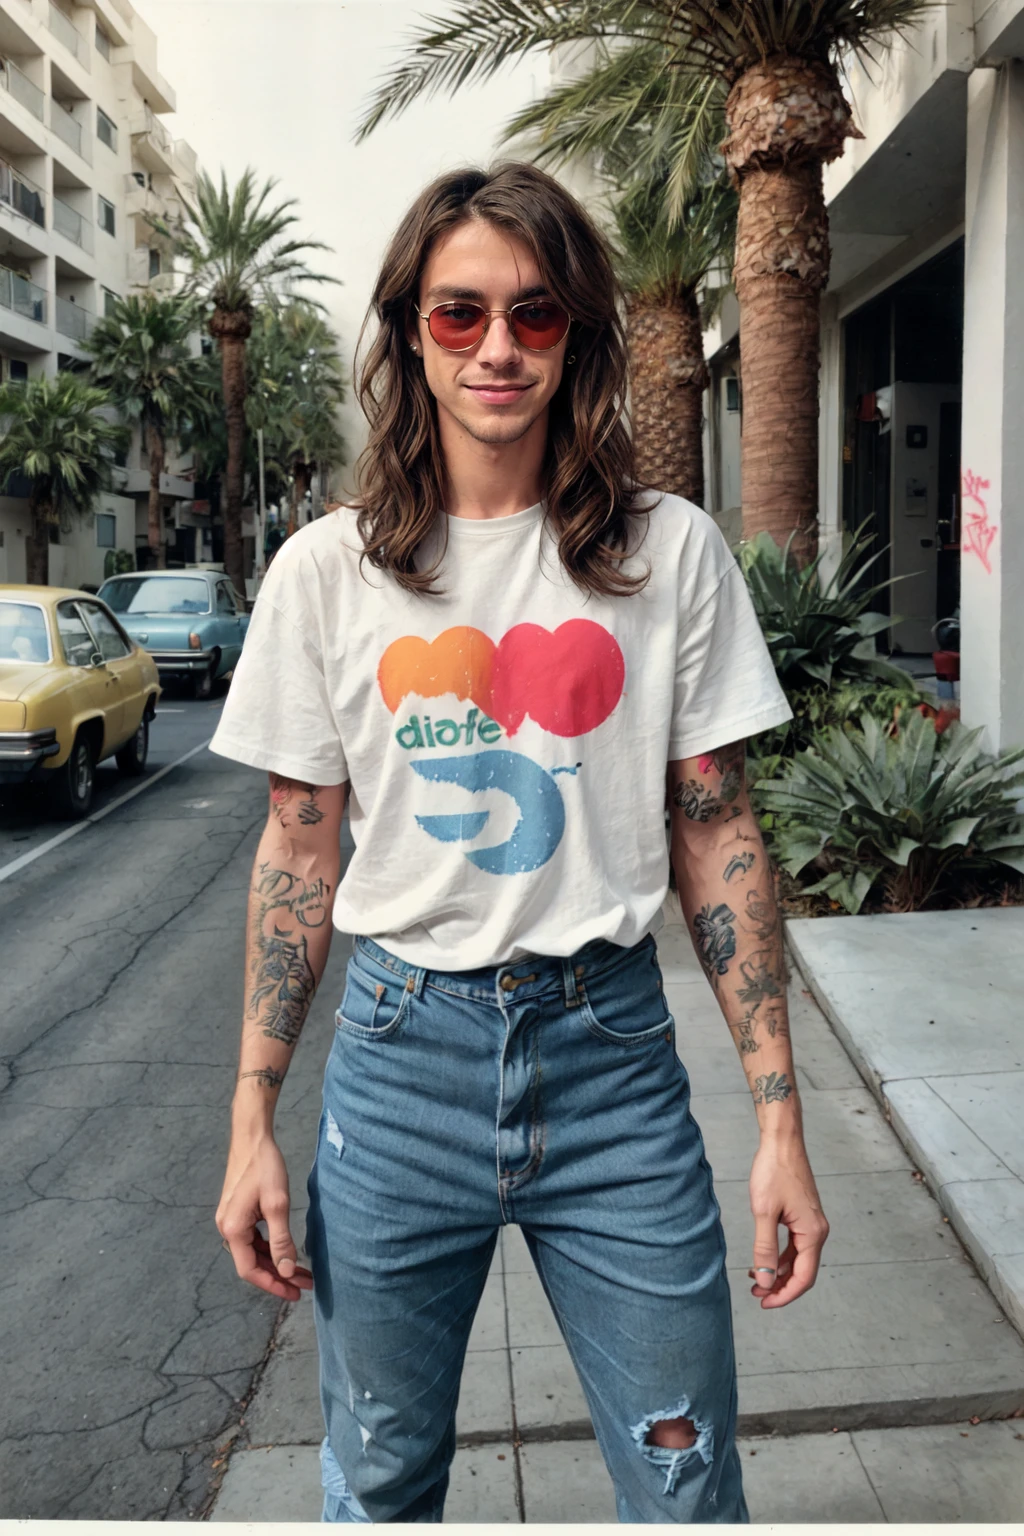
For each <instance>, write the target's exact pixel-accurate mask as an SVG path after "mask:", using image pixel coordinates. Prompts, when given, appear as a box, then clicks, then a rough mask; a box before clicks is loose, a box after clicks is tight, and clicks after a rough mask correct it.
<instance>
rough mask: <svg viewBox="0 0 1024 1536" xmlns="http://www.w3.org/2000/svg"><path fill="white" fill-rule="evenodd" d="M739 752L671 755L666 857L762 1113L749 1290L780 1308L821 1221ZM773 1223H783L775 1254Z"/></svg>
mask: <svg viewBox="0 0 1024 1536" xmlns="http://www.w3.org/2000/svg"><path fill="white" fill-rule="evenodd" d="M744 757H745V744H744V743H743V742H741V741H740V742H734V743H733V744H731V745H730V746H726V747H722V748H720V749H719V750H718V751H715V752H710V753H707V754H706V755H704V756H702V757H694V758H686V759H685V760H683V761H681V762H675V763H670V764H669V795H670V801H671V807H672V867H673V869H674V871H675V877H676V885H677V887H678V890H679V897H680V901H681V902H682V907H683V912H684V915H685V917H686V922H687V925H688V927H689V929H690V933H691V936H692V938H693V944H694V948H695V950H696V951H697V957H698V959H699V960H700V963H701V965H702V966H703V968H704V973H705V975H706V976H707V978H708V980H709V981H710V983H711V985H712V987H713V989H714V992H715V996H716V997H717V998H718V1002H719V1006H720V1007H721V1009H722V1013H723V1015H724V1016H725V1021H726V1023H727V1024H728V1026H729V1029H730V1031H731V1032H732V1036H733V1040H734V1041H735V1044H736V1047H737V1050H738V1051H739V1053H740V1060H741V1062H742V1064H743V1070H744V1072H745V1073H746V1076H747V1083H748V1084H749V1087H750V1092H751V1095H752V1097H753V1101H754V1106H755V1109H756V1113H757V1120H758V1125H759V1127H760V1131H761V1144H760V1148H759V1150H758V1153H757V1156H756V1158H755V1160H754V1167H753V1171H752V1173H751V1179H750V1203H751V1208H752V1210H753V1213H754V1220H755V1234H754V1273H753V1275H752V1278H753V1279H754V1281H755V1284H754V1287H753V1295H754V1296H757V1297H759V1298H760V1299H761V1305H762V1306H763V1307H780V1306H785V1305H786V1303H787V1302H790V1301H794V1300H795V1299H796V1297H797V1296H799V1295H801V1294H802V1293H803V1292H804V1291H806V1290H808V1289H809V1288H810V1287H811V1286H812V1285H813V1284H814V1280H815V1277H816V1275H817V1272H818V1263H819V1260H820V1256H821V1248H822V1244H823V1243H824V1241H825V1238H826V1237H827V1236H828V1223H827V1222H826V1220H825V1217H824V1214H823V1213H822V1209H821V1201H820V1200H819V1198H818V1192H817V1189H816V1188H815V1184H814V1176H813V1174H812V1173H811V1169H810V1164H809V1163H808V1161H807V1153H806V1150H805V1148H804V1140H803V1124H802V1120H801V1114H800V1097H799V1094H798V1092H797V1086H796V1077H795V1074H794V1071H793V1055H792V1050H791V1048H790V1039H789V1015H788V1010H787V1003H786V963H785V957H784V953H783V947H782V919H781V917H780V915H779V911H778V907H777V906H776V902H775V892H774V887H773V883H772V877H771V870H770V868H769V865H768V859H767V856H766V854H765V851H764V844H763V842H762V840H761V831H760V828H759V827H758V825H757V819H756V817H755V816H754V813H753V811H752V810H751V808H750V802H749V800H748V799H747V792H746V786H745V781H744ZM780 1223H781V1224H782V1225H784V1226H786V1227H788V1228H789V1233H790V1241H789V1244H788V1246H787V1248H786V1251H785V1252H784V1253H783V1254H782V1256H781V1258H780V1257H779V1251H778V1226H779V1224H780ZM766 1271H771V1273H767V1272H766Z"/></svg>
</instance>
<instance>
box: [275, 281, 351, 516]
mask: <svg viewBox="0 0 1024 1536" xmlns="http://www.w3.org/2000/svg"><path fill="white" fill-rule="evenodd" d="M279 330H280V334H281V336H282V339H283V341H284V351H285V355H286V357H287V359H288V366H287V370H286V375H285V389H284V394H283V399H282V401H281V436H282V449H283V455H284V456H285V457H286V458H287V460H288V462H289V463H290V465H291V472H292V499H291V513H290V516H289V519H288V532H289V533H290V534H291V533H294V532H295V526H296V523H297V520H298V508H299V505H300V503H301V502H302V501H303V499H304V498H305V495H306V492H307V491H308V490H309V488H310V486H311V484H312V482H313V474H314V472H315V471H316V470H323V469H330V468H332V467H333V466H334V465H336V464H343V463H344V462H345V443H344V439H343V438H342V435H341V431H340V429H339V427H338V419H337V410H338V407H339V406H340V405H341V404H342V402H343V401H344V399H345V378H344V371H343V369H342V363H341V356H340V354H339V352H338V345H337V340H336V338H335V336H334V333H333V332H332V331H331V329H330V327H329V326H328V325H327V323H326V322H325V321H324V319H323V317H322V316H321V315H318V314H317V313H316V311H315V310H314V309H312V308H311V307H310V306H309V305H308V304H302V303H296V304H292V305H289V307H288V308H287V309H286V310H283V311H282V313H281V315H280V318H279Z"/></svg>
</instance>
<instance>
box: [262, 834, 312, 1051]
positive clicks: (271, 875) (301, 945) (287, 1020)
mask: <svg viewBox="0 0 1024 1536" xmlns="http://www.w3.org/2000/svg"><path fill="white" fill-rule="evenodd" d="M253 891H254V894H255V895H256V896H257V897H258V898H259V899H260V905H259V907H258V909H257V913H256V920H255V923H254V931H253V945H254V949H255V951H256V958H255V960H254V961H253V973H254V975H253V989H252V993H251V995H250V998H249V1007H248V1014H249V1017H250V1018H256V1017H257V1016H258V1014H259V1012H260V1005H261V1004H262V1003H264V1002H266V1001H267V1000H268V999H269V1006H268V1008H267V1009H266V1010H265V1011H264V1015H263V1033H264V1034H265V1035H267V1036H268V1038H270V1039H271V1040H283V1041H284V1043H285V1044H286V1045H294V1044H295V1042H296V1040H297V1039H298V1038H299V1034H300V1032H301V1030H302V1026H303V1024H304V1023H305V1019H306V1014H307V1012H308V1010H309V1005H310V1003H311V1001H312V999H313V993H314V992H315V991H316V979H315V978H314V975H313V970H312V967H311V966H310V963H309V958H308V955H307V951H306V939H305V935H304V934H303V932H302V930H303V929H304V928H321V927H323V925H324V923H325V922H326V921H327V901H328V895H329V892H328V887H327V886H326V885H325V884H324V882H323V880H314V881H312V882H311V883H310V884H308V885H307V883H306V881H305V880H301V879H299V877H298V876H297V875H290V874H288V872H287V871H286V870H283V869H271V868H270V867H269V865H267V864H261V865H260V866H259V869H258V870H257V873H256V880H255V882H254V885H253Z"/></svg>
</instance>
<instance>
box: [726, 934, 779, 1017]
mask: <svg viewBox="0 0 1024 1536" xmlns="http://www.w3.org/2000/svg"><path fill="white" fill-rule="evenodd" d="M740 975H741V976H742V977H743V986H742V987H737V988H736V996H737V997H738V998H739V1000H740V1002H741V1003H750V1004H752V1006H753V1008H754V1009H755V1010H756V1009H757V1008H758V1007H759V1006H760V1004H761V1003H762V1002H764V999H765V998H766V997H781V996H782V983H781V982H780V980H779V978H778V977H777V976H776V974H775V955H774V953H773V951H772V950H770V949H759V950H756V951H755V953H754V954H752V955H749V956H748V957H747V959H746V960H741V961H740Z"/></svg>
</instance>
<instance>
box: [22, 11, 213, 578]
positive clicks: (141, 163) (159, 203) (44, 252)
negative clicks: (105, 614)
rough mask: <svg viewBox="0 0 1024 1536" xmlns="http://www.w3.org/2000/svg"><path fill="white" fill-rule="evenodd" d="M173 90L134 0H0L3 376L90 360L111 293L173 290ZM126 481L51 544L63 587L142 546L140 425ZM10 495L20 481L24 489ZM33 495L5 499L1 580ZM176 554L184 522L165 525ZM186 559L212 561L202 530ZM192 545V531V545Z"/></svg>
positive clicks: (183, 498) (185, 165) (181, 487)
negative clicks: (168, 245)
mask: <svg viewBox="0 0 1024 1536" xmlns="http://www.w3.org/2000/svg"><path fill="white" fill-rule="evenodd" d="M174 107H175V98H174V92H173V91H172V89H171V87H170V86H169V85H168V83H167V81H166V80H164V78H163V76H162V75H161V74H160V72H159V69H158V68H157V47H156V38H155V36H154V34H153V32H152V31H151V30H150V29H149V27H147V26H146V24H145V23H144V22H143V20H142V18H141V17H140V16H139V15H138V14H137V13H136V11H135V10H134V9H133V7H132V6H131V5H130V4H129V3H128V0H88V3H85V4H71V3H69V0H61V4H59V5H58V4H56V3H55V0H0V373H2V377H3V379H4V381H5V382H6V381H8V380H19V379H30V378H35V377H37V376H39V375H52V374H55V373H56V372H57V371H58V370H60V369H64V368H70V367H75V366H76V365H79V366H80V365H81V364H82V362H83V360H84V359H85V358H86V353H85V352H84V351H83V348H82V342H83V340H84V339H85V337H86V336H87V335H88V333H89V330H90V328H91V326H92V325H93V324H94V323H95V320H96V317H97V316H100V315H102V314H104V313H105V312H106V311H107V310H108V309H109V307H110V305H111V304H112V303H113V301H114V300H115V298H117V297H121V296H125V295H127V294H128V293H130V292H131V291H132V290H138V289H140V288H144V287H146V286H151V287H160V286H161V285H163V284H168V285H169V284H171V283H173V281H174V279H173V277H172V275H171V270H170V268H171V261H170V255H169V252H168V251H167V250H166V249H163V248H162V245H163V242H161V240H160V239H159V238H158V237H157V236H156V235H155V234H154V232H153V230H152V228H151V226H150V225H149V224H148V223H147V220H146V215H147V214H154V213H155V214H162V215H165V216H173V214H174V213H175V212H176V211H177V210H178V208H179V206H180V205H179V204H178V203H177V201H176V192H175V188H176V186H180V187H182V188H183V189H186V195H187V189H188V188H189V187H190V186H191V185H192V183H193V182H194V179H195V170H196V162H195V155H194V153H193V152H192V150H191V149H190V148H189V146H188V144H186V143H185V142H184V141H183V140H181V139H178V140H173V139H172V138H171V136H170V134H169V133H168V131H167V129H166V127H165V126H164V124H163V123H162V122H161V114H164V113H168V112H173V111H174ZM184 467H185V466H183V465H182V464H181V463H180V462H179V461H172V463H171V465H170V469H171V471H172V472H171V473H168V474H167V475H165V476H164V484H163V487H162V488H163V490H164V492H165V494H166V496H167V498H168V504H169V506H170V507H171V508H172V509H173V516H174V522H175V528H176V527H177V525H178V524H179V523H186V522H188V523H196V522H199V523H201V522H202V518H201V517H200V518H196V517H195V516H193V515H192V514H191V510H189V511H187V512H186V511H185V509H184V506H179V502H182V503H185V504H186V505H187V508H188V509H191V508H192V496H193V488H192V484H191V481H190V480H189V479H187V478H185V477H184V476H183V475H182V472H181V471H182V469H183V468H184ZM119 479H120V481H121V484H120V486H119V487H118V488H117V490H116V492H115V493H112V494H109V495H105V496H103V497H102V498H101V500H100V501H99V502H98V504H97V507H96V515H95V518H94V519H92V520H84V521H81V522H79V523H77V524H76V526H75V528H74V529H73V531H72V532H71V533H70V534H61V535H60V539H59V542H58V543H55V544H53V545H52V546H51V549H50V581H51V582H52V583H53V584H54V585H59V584H68V585H75V586H77V585H79V584H80V583H82V582H90V583H98V582H100V581H101V580H102V579H103V569H104V559H105V557H106V553H107V550H108V549H125V550H128V551H130V552H131V553H132V554H133V555H134V553H135V551H136V548H137V545H139V544H142V545H144V544H145V542H146V502H147V497H148V492H149V470H148V467H147V464H146V456H145V453H144V451H143V450H142V447H141V444H140V442H139V440H138V433H136V434H135V442H134V443H133V445H132V448H131V451H130V453H129V456H128V460H127V463H126V465H125V467H124V468H123V470H121V471H120V472H119ZM10 489H11V491H12V492H17V491H18V490H21V489H23V488H22V487H21V486H19V485H17V484H14V485H12V486H11V487H10ZM28 526H29V524H28V502H27V500H26V499H25V497H24V496H18V495H16V494H11V495H7V496H0V582H4V581H8V582H16V581H23V580H24V579H25V548H24V539H25V534H26V533H27V531H28ZM168 537H169V539H170V540H171V547H172V549H173V546H174V543H175V541H176V539H177V538H178V537H179V536H178V535H176V533H175V530H174V529H169V530H168ZM187 538H188V555H189V557H190V558H195V557H196V555H197V553H198V555H199V557H200V558H201V556H202V548H201V543H202V539H201V535H200V537H199V540H198V543H197V542H196V536H195V535H188V536H187ZM182 542H183V543H184V542H185V541H184V539H183V540H182Z"/></svg>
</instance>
